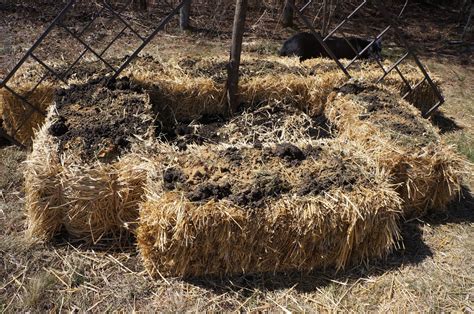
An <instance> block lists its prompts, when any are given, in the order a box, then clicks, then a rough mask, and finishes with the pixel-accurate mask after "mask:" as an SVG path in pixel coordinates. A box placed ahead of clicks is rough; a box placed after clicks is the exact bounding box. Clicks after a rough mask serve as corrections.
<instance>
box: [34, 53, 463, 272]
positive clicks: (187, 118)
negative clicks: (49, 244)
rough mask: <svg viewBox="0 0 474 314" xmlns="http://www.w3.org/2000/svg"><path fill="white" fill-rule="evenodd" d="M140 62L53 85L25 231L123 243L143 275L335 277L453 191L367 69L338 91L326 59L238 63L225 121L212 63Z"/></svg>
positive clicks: (434, 139) (393, 97)
mask: <svg viewBox="0 0 474 314" xmlns="http://www.w3.org/2000/svg"><path fill="white" fill-rule="evenodd" d="M147 59H148V58H143V59H139V60H138V62H137V63H136V64H135V65H134V66H132V67H130V68H129V69H128V70H127V71H126V73H124V75H125V76H124V77H122V78H120V79H118V80H116V81H112V82H110V81H106V80H100V79H93V80H91V81H89V82H86V83H84V84H77V85H75V86H72V87H71V88H70V89H66V90H59V91H56V94H55V96H54V97H55V106H53V107H51V108H50V111H49V114H48V117H47V119H46V122H45V124H44V125H43V127H42V128H41V129H40V131H39V132H38V133H37V135H36V138H35V140H34V143H33V151H32V153H31V155H30V156H29V158H28V162H27V167H26V171H25V175H26V195H27V200H26V207H27V210H28V218H29V234H30V235H32V236H35V237H40V238H43V239H50V238H51V237H54V236H55V235H58V234H60V233H61V232H63V231H66V232H67V233H69V234H70V235H71V236H72V237H74V238H79V239H82V240H85V241H88V242H93V243H96V242H99V241H101V240H102V239H104V238H107V239H109V240H110V239H115V240H116V241H119V240H121V239H123V238H136V241H137V244H138V245H137V247H138V249H139V250H140V253H141V256H142V257H143V261H144V264H145V266H146V268H147V270H148V271H149V272H150V273H151V274H152V275H171V276H200V275H207V274H215V275H224V274H235V273H242V272H243V273H251V272H274V271H287V270H291V271H293V270H298V271H311V270H313V269H315V268H321V267H336V268H343V267H346V266H348V265H350V264H353V263H360V262H362V261H366V260H367V259H377V258H381V257H383V256H385V255H387V254H388V253H389V252H391V250H393V249H394V248H396V246H397V243H398V241H400V234H399V224H400V222H401V221H402V219H403V217H404V218H413V217H420V216H422V215H424V214H426V213H427V212H428V211H429V210H442V209H443V208H445V207H446V205H447V204H448V203H449V202H450V201H451V200H452V199H454V198H455V197H456V195H457V193H459V190H460V187H461V184H462V182H461V175H462V173H463V169H464V161H463V160H462V159H461V158H460V157H458V156H457V155H456V154H455V153H454V151H453V150H452V149H451V148H450V147H448V146H447V145H445V144H444V143H442V141H441V139H440V137H439V135H438V133H437V130H436V129H435V128H434V127H433V126H432V125H430V123H429V122H428V121H425V120H423V119H422V118H421V117H420V114H419V112H418V109H417V108H416V107H415V106H414V105H412V104H409V103H408V102H406V101H404V100H403V99H401V97H400V93H401V92H402V90H401V87H402V86H403V84H401V83H400V82H399V81H396V80H395V79H394V78H392V77H387V80H386V81H387V82H386V85H385V86H380V85H374V84H372V83H370V82H371V81H372V79H373V78H376V77H377V74H376V73H373V72H372V70H371V69H370V66H368V65H366V64H362V63H361V64H357V69H359V70H360V78H359V80H356V81H351V82H349V83H347V84H344V81H345V78H344V76H343V75H341V73H339V72H338V71H337V69H336V68H334V66H333V65H331V64H330V62H329V61H324V60H318V61H314V62H313V63H311V62H307V63H304V64H299V63H298V62H297V61H296V60H291V59H290V60H286V59H285V60H283V61H282V60H280V59H278V60H275V59H274V58H273V59H272V58H269V59H268V60H246V59H244V60H243V61H244V62H243V68H242V69H243V70H242V71H243V76H242V80H241V88H240V92H241V99H242V103H241V106H240V108H239V112H237V113H235V114H234V116H232V117H226V116H225V115H224V112H225V109H226V108H225V97H224V96H225V93H224V91H225V85H224V81H223V77H224V76H223V75H224V74H225V70H223V69H221V66H222V65H223V63H222V62H223V61H222V60H221V59H190V58H187V59H183V60H174V61H170V62H168V63H160V62H157V61H156V60H147ZM275 71H277V72H281V73H276V74H275ZM407 78H408V79H409V80H410V81H412V82H416V81H417V78H416V77H415V76H410V75H407ZM424 93H427V90H425V89H420V94H419V95H416V97H415V98H416V99H417V101H422V100H423V99H425V98H426V99H430V97H431V96H432V95H430V94H424Z"/></svg>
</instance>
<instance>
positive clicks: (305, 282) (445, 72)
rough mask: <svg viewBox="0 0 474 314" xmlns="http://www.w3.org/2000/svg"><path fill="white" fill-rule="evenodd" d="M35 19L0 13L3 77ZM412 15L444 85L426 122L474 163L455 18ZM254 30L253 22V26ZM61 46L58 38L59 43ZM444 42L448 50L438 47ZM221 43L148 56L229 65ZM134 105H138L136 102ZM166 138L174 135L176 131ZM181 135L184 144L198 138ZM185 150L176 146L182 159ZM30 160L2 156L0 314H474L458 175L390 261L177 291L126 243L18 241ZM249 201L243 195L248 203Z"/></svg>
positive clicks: (465, 206)
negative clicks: (438, 207) (441, 205)
mask: <svg viewBox="0 0 474 314" xmlns="http://www.w3.org/2000/svg"><path fill="white" fill-rule="evenodd" d="M40 11H41V10H38V9H36V11H34V10H30V11H28V10H24V11H22V12H12V11H11V10H2V11H0V26H1V30H2V32H4V34H6V36H4V37H3V38H2V39H1V40H3V41H4V43H5V44H4V45H2V46H0V49H1V53H0V55H1V58H0V74H1V76H2V77H3V76H4V74H5V73H7V71H8V69H9V68H11V66H12V64H14V61H15V60H18V58H19V57H20V56H21V52H22V51H24V49H25V48H26V47H27V46H28V45H30V44H31V42H32V41H33V40H34V38H35V36H37V34H38V31H39V29H43V28H44V27H45V25H46V24H45V23H46V22H47V21H48V15H45V14H42V13H41V12H40ZM419 11H420V8H419V7H413V8H412V10H410V8H408V9H407V12H408V20H409V22H410V25H411V26H410V28H409V30H410V38H411V39H413V41H414V42H415V43H416V44H417V45H420V48H421V49H420V50H422V52H423V53H422V54H421V55H422V60H423V61H424V62H425V64H426V65H427V67H428V69H429V70H430V71H431V72H432V73H434V74H435V75H437V76H438V77H440V78H441V79H442V80H443V85H442V87H443V90H444V93H445V96H446V100H447V101H446V104H445V105H443V107H442V109H441V114H439V115H437V116H435V117H434V118H433V122H434V123H435V125H437V126H438V127H439V128H440V130H441V133H442V136H443V138H444V139H445V140H447V141H448V142H450V143H452V144H453V145H456V146H457V149H458V151H459V152H460V153H461V154H463V155H465V156H466V158H467V159H469V160H470V161H471V162H474V89H473V88H472V86H474V75H473V73H474V66H473V64H472V61H470V58H471V56H472V54H470V52H469V51H467V50H466V49H465V47H464V48H463V47H457V46H452V45H449V44H448V43H447V41H448V40H449V39H455V36H454V35H453V34H454V33H453V32H454V27H451V26H449V27H446V25H451V24H450V23H451V22H452V21H453V19H454V18H453V17H452V16H451V15H449V14H447V13H446V12H441V11H440V9H437V8H432V7H430V8H429V9H426V11H425V12H427V13H426V14H421V15H420V12H419ZM38 12H39V13H38ZM32 16H33V17H34V18H33V19H32V18H31V17H32ZM434 16H441V17H443V18H440V19H437V18H434ZM42 17H43V18H42ZM259 21H260V20H259ZM257 24H258V23H256V22H255V21H254V22H253V23H251V25H252V27H253V26H255V25H257ZM425 29H430V30H432V31H430V32H424V35H423V37H420V33H421V34H423V32H421V31H420V30H425ZM288 32H289V31H288V30H281V29H280V30H278V31H274V32H273V34H277V35H278V36H273V35H272V36H268V37H267V38H265V39H263V40H260V39H258V38H259V37H258V36H257V35H259V34H257V33H250V34H249V36H248V37H247V38H246V41H245V43H244V50H245V52H246V53H253V54H256V55H259V54H273V53H274V52H275V51H276V50H277V49H278V46H279V45H280V42H281V38H284V37H285V36H286V34H287V33H288ZM260 35H261V34H260ZM58 36H59V37H57V38H61V37H60V34H59V35H58ZM274 37H280V38H274ZM443 38H445V39H446V40H445V41H443V40H441V39H443ZM58 42H59V41H58ZM56 44H57V43H56ZM228 45H229V41H228V38H227V37H226V36H217V37H210V36H209V35H208V34H206V33H199V32H196V33H191V34H187V33H186V34H181V33H179V32H176V31H168V32H167V33H165V34H163V35H160V36H159V38H158V39H155V40H154V41H153V42H152V45H150V46H149V47H148V48H147V49H146V51H145V52H146V53H147V54H150V55H151V56H153V57H155V58H163V59H166V58H168V57H171V56H172V57H176V56H182V57H185V56H193V55H196V54H199V55H209V56H212V55H227V50H228ZM52 47H53V46H52ZM163 47H166V49H163ZM387 51H389V52H393V54H394V55H393V57H394V58H395V56H396V49H392V48H391V47H390V45H389V47H388V48H387ZM126 53H128V50H127V47H126V46H124V47H114V48H113V49H112V52H111V54H114V55H115V56H116V57H117V58H120V57H121V56H123V55H125V54H126ZM389 57H390V56H389ZM52 58H53V57H52ZM53 59H54V58H53ZM58 60H60V57H58V59H57V60H55V61H57V62H60V61H58ZM122 87H123V86H122ZM122 87H120V88H119V89H121V88H122ZM126 89H127V90H130V93H131V94H134V95H135V92H134V91H133V88H132V87H130V86H127V88H126ZM112 94H113V92H112ZM105 96H107V95H105ZM135 96H136V95H135ZM104 99H105V98H104ZM136 99H137V101H141V99H140V97H138V96H137V97H136ZM369 109H370V108H369ZM71 115H73V111H68V112H65V113H64V119H72V117H71ZM58 122H59V123H58V124H57V125H56V126H55V129H54V130H52V132H57V133H56V134H58V136H61V133H62V132H63V131H64V123H63V124H61V121H60V120H59V121H58ZM114 122H115V121H112V124H113V123H114ZM78 123H79V122H78ZM135 123H138V122H137V121H135ZM213 124H214V125H217V126H216V127H218V126H219V121H212V122H211V123H209V125H213ZM97 126H100V123H97ZM127 131H128V130H119V133H120V132H121V133H120V134H122V133H123V135H125V134H128V133H127ZM144 132H145V131H144ZM173 132H182V130H181V129H179V128H175V129H174V130H173ZM201 136H202V135H201ZM189 137H190V139H189V141H191V142H192V141H194V140H195V138H194V137H192V136H189ZM204 137H206V136H205V134H204ZM121 138H122V135H120V136H118V138H117V137H115V136H114V137H111V136H110V141H112V142H113V144H114V145H118V146H121V145H123V146H124V147H126V146H127V143H124V142H123V141H122V140H121ZM67 140H69V139H67ZM188 143H189V142H188V141H185V142H183V144H182V147H183V149H185V146H186V145H187V144H188ZM102 144H103V143H102ZM102 144H101V142H100V141H99V142H97V141H95V139H91V147H94V145H96V146H95V148H94V150H93V151H94V152H97V151H100V150H101V147H102V146H100V145H102ZM99 146H100V147H99ZM271 153H272V154H273V155H272V158H282V159H285V160H286V161H284V162H292V161H295V160H296V163H297V162H298V160H299V159H301V158H303V157H304V156H305V152H300V151H297V150H295V149H294V148H293V147H291V146H290V145H282V146H281V147H279V148H278V149H276V150H275V151H273V152H271ZM313 153H314V152H313ZM26 154H27V152H25V151H21V150H19V149H18V148H15V147H12V146H8V147H1V148H0V226H1V228H0V257H1V258H0V311H1V312H20V311H32V312H43V311H62V310H66V311H74V310H79V311H96V312H99V311H100V312H102V311H114V310H123V311H132V310H139V311H170V312H171V311H173V312H174V311H254V312H257V311H279V312H288V311H298V312H303V311H308V312H316V311H323V310H324V311H327V310H339V311H369V310H372V311H417V312H421V311H423V312H425V311H426V312H428V311H433V312H434V311H435V312H441V311H464V312H472V311H474V275H473V274H474V271H473V270H474V268H473V265H474V259H473V257H474V199H473V195H472V193H471V192H470V191H471V190H472V189H474V176H472V173H471V175H469V176H467V177H466V187H465V190H464V193H463V196H462V197H460V199H459V201H457V202H455V203H453V204H452V205H451V206H450V209H449V211H448V212H447V213H446V214H443V215H432V216H429V217H426V218H425V219H423V220H413V221H408V222H406V223H405V224H404V225H403V228H402V235H403V238H404V243H403V247H401V248H400V249H399V250H397V251H396V252H394V253H393V254H391V255H390V256H389V257H388V258H387V259H386V260H383V261H378V262H373V263H367V264H365V265H361V266H357V267H354V268H352V269H348V270H346V271H344V272H338V273H336V272H335V271H333V270H325V271H316V272H313V273H311V274H306V275H302V274H299V273H286V274H258V275H248V276H238V277H232V278H194V279H188V280H185V281H184V280H180V279H176V278H163V279H161V280H156V279H151V278H150V277H149V276H148V274H147V273H146V271H145V270H144V268H143V266H142V263H141V260H140V257H139V256H138V255H137V253H136V249H135V248H134V247H133V244H131V245H130V247H122V248H110V247H108V246H106V245H104V246H95V247H91V246H85V245H84V244H83V243H81V242H73V241H67V240H64V239H57V240H55V241H54V242H53V243H32V242H30V241H28V240H26V239H25V236H24V231H25V227H26V218H25V213H24V211H23V204H24V201H25V200H24V192H23V175H22V167H23V164H22V162H23V161H24V160H25V158H26ZM302 154H303V155H302ZM227 158H228V162H229V164H231V163H238V162H239V156H238V155H237V154H236V153H235V152H233V151H229V152H228V155H227ZM335 167H336V168H337V165H335ZM168 171H169V173H167V174H166V176H165V177H166V178H167V182H166V183H167V188H168V189H174V188H176V185H177V184H178V183H179V182H180V181H183V180H184V177H185V176H186V174H185V173H182V172H181V171H180V169H170V170H168ZM308 175H310V174H308ZM302 180H304V178H302ZM331 180H332V181H331ZM334 180H342V181H343V182H342V184H344V180H347V181H348V182H349V183H350V181H351V178H334V177H331V176H328V182H327V184H326V185H327V186H330V185H331V184H333V183H334V182H333V181H334ZM262 181H264V182H263V183H261V182H255V184H254V187H256V189H255V190H258V192H255V194H258V193H260V194H262V193H263V194H265V193H267V192H268V193H270V194H272V193H273V195H274V194H275V191H277V192H282V191H285V188H286V187H285V185H284V184H282V182H275V180H271V178H270V179H269V178H266V180H262ZM269 183H271V184H273V185H271V184H269ZM269 185H270V187H269V188H268V186H269ZM323 185H324V184H323ZM275 186H276V188H275ZM327 186H314V187H311V186H310V187H309V190H307V191H306V190H305V191H298V192H299V193H302V194H305V193H306V194H307V193H318V191H320V190H324V189H325V188H327ZM348 186H350V184H348ZM275 189H276V190H275ZM227 192H228V191H227V189H226V186H218V187H217V188H216V187H215V186H212V187H210V186H203V187H202V188H200V189H197V190H195V189H193V190H190V191H189V194H188V197H189V198H190V199H193V198H195V199H203V198H206V197H216V196H222V195H223V194H226V193H227ZM250 192H251V191H250ZM250 192H249V193H244V194H246V195H251V194H252V193H250ZM244 194H242V195H244ZM242 195H239V193H235V195H230V194H228V195H226V196H225V197H231V196H232V197H235V199H236V201H237V202H242V203H245V202H251V201H256V202H258V201H259V198H257V197H256V198H255V200H253V199H251V200H249V199H246V198H244V197H240V198H239V196H242ZM260 199H261V198H260Z"/></svg>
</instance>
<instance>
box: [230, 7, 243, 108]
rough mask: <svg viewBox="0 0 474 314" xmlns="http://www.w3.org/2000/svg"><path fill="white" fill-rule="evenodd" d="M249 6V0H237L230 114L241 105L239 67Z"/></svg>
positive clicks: (231, 58) (232, 55) (233, 39)
mask: <svg viewBox="0 0 474 314" xmlns="http://www.w3.org/2000/svg"><path fill="white" fill-rule="evenodd" d="M247 6H248V0H236V8H235V16H234V27H233V29H232V47H231V50H230V60H229V64H228V65H227V75H228V77H227V101H228V105H229V107H228V114H229V115H232V114H233V113H234V112H236V111H237V108H238V106H239V97H238V92H239V67H240V55H241V53H242V40H243V37H244V28H245V18H246V15H247Z"/></svg>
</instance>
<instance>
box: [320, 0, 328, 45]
mask: <svg viewBox="0 0 474 314" xmlns="http://www.w3.org/2000/svg"><path fill="white" fill-rule="evenodd" d="M329 14H330V9H329V0H323V25H322V26H321V35H322V36H323V37H324V36H326V34H327V33H328V20H329Z"/></svg>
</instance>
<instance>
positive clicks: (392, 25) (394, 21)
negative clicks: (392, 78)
mask: <svg viewBox="0 0 474 314" xmlns="http://www.w3.org/2000/svg"><path fill="white" fill-rule="evenodd" d="M368 2H369V1H367V0H364V1H362V2H361V3H360V4H359V5H358V6H357V7H356V8H355V9H354V10H353V11H352V12H351V13H350V14H349V15H348V16H347V17H346V18H344V19H343V20H342V21H341V22H340V23H339V24H337V25H336V27H334V29H332V30H331V31H330V32H329V33H328V34H327V35H326V36H325V37H324V38H323V37H322V36H321V34H320V33H319V32H317V31H316V29H315V27H314V26H313V25H312V23H311V22H310V21H309V20H308V19H307V18H306V17H305V16H304V15H303V12H304V11H305V10H306V9H307V8H308V6H309V5H310V4H311V3H312V0H309V1H308V2H306V3H305V4H304V5H303V7H302V8H301V9H298V8H297V7H296V5H294V4H293V3H291V5H292V7H293V10H294V11H295V12H296V13H297V15H298V16H299V18H300V19H301V20H302V22H303V23H304V24H305V26H306V27H307V28H308V29H309V30H310V32H311V33H312V34H313V35H314V37H315V38H316V39H317V40H318V42H319V43H320V44H321V46H322V47H323V48H324V50H325V51H326V52H327V54H328V55H329V56H330V57H331V58H332V59H333V60H334V62H335V63H336V64H337V66H338V67H339V69H340V70H341V71H342V72H343V73H344V74H345V75H346V77H348V78H351V75H350V73H349V68H350V67H351V66H352V64H354V62H356V61H357V60H358V59H360V56H361V55H363V54H364V53H365V52H366V51H367V50H369V49H370V48H371V47H372V46H373V45H374V44H375V43H376V42H377V41H378V40H379V39H381V38H382V37H383V36H384V35H385V34H386V33H387V32H388V31H389V30H394V32H395V35H396V37H397V39H398V40H399V41H400V43H401V44H402V45H403V47H404V49H405V51H406V52H405V53H404V55H403V56H402V57H401V58H400V59H398V60H397V61H396V62H395V63H393V64H392V65H391V66H389V67H388V68H385V67H384V65H383V64H382V63H381V62H380V60H376V63H377V64H378V66H379V67H380V68H381V70H382V71H383V75H382V76H381V77H380V78H379V79H378V80H377V83H380V82H381V81H383V80H384V79H385V77H386V76H387V75H389V74H390V73H392V71H393V70H395V71H396V72H397V73H398V75H399V76H400V78H401V79H402V81H403V83H404V85H405V86H406V88H407V89H408V92H407V93H405V94H404V95H402V97H403V98H406V97H408V96H409V95H410V94H411V93H412V92H413V91H414V90H415V89H417V88H418V87H419V86H420V85H421V84H423V83H424V82H428V84H429V86H430V88H431V89H432V90H433V93H434V94H435V95H436V97H437V99H438V100H437V102H436V103H435V104H434V105H433V106H432V107H431V108H430V109H429V110H427V111H426V112H423V113H422V115H423V117H425V118H428V117H429V116H430V115H432V114H433V112H434V111H436V109H438V108H439V107H440V106H441V105H442V104H443V103H444V101H445V100H444V97H443V95H442V94H441V92H440V90H439V89H438V87H437V86H436V84H434V82H433V80H432V79H431V77H430V75H429V74H428V72H427V71H426V69H425V66H424V65H423V63H422V62H421V61H420V59H419V58H418V56H417V54H416V51H415V49H414V48H413V47H412V46H411V45H410V43H409V42H408V40H407V39H406V37H405V35H404V34H403V31H402V28H401V26H400V25H399V24H400V23H399V17H400V16H401V14H399V15H398V16H392V15H391V14H390V13H389V12H388V10H387V7H386V5H385V4H384V3H383V0H374V1H372V2H374V3H375V4H376V7H377V9H378V10H379V11H380V12H382V14H383V15H384V18H385V20H387V21H388V24H389V25H388V26H387V27H385V28H384V29H383V30H382V31H381V32H380V33H379V34H378V35H377V36H375V38H374V39H372V41H371V42H370V43H369V44H368V45H367V46H366V47H364V48H363V49H362V50H360V51H358V50H357V49H356V48H355V47H354V46H353V45H352V44H351V43H350V41H349V40H348V39H347V37H346V35H345V34H344V33H343V32H342V31H341V27H342V26H344V25H345V24H346V23H347V22H349V21H350V20H351V19H352V18H353V17H354V16H355V15H356V14H357V13H358V12H359V11H361V10H362V9H363V8H364V7H365V6H366V5H367V4H368ZM404 9H405V7H404V8H403V9H402V11H403V10H404ZM337 32H339V33H341V35H342V38H343V39H344V40H345V41H346V43H347V44H348V45H349V47H350V48H351V49H352V50H353V51H354V53H355V54H356V56H355V57H354V58H353V59H352V60H350V61H349V63H347V64H346V65H343V64H342V63H341V62H340V61H339V60H338V59H337V58H336V56H335V54H334V52H333V51H331V49H330V48H329V47H328V46H327V45H326V43H325V42H326V41H327V40H328V39H329V38H330V37H331V36H333V35H334V34H336V33H337ZM408 57H411V58H413V60H414V61H415V64H416V65H417V67H418V68H419V70H420V71H421V73H422V74H423V78H422V79H421V81H419V82H418V83H416V84H415V85H413V86H412V85H411V84H410V83H409V82H408V80H407V79H406V78H405V76H404V75H403V73H402V71H401V70H400V68H399V65H400V64H401V63H402V62H404V61H405V60H406V59H407V58H408Z"/></svg>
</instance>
